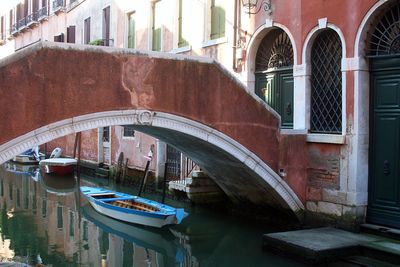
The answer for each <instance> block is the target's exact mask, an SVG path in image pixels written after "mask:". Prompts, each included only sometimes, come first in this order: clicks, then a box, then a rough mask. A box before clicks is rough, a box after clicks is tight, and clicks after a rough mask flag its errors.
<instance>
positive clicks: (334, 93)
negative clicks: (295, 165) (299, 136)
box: [310, 29, 342, 134]
mask: <svg viewBox="0 0 400 267" xmlns="http://www.w3.org/2000/svg"><path fill="white" fill-rule="evenodd" d="M341 60H342V45H341V42H340V39H339V36H338V34H337V33H336V32H335V31H333V30H330V29H328V30H324V31H322V32H321V33H320V34H318V36H317V37H316V39H315V41H314V44H313V46H312V50H311V118H310V120H311V129H310V130H311V132H313V133H324V134H341V133H342V72H341Z"/></svg>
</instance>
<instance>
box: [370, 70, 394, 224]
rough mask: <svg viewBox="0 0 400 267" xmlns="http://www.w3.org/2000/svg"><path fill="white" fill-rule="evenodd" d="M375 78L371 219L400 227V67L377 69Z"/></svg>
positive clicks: (374, 71)
mask: <svg viewBox="0 0 400 267" xmlns="http://www.w3.org/2000/svg"><path fill="white" fill-rule="evenodd" d="M380 66H381V67H382V65H380ZM371 77H372V78H371V81H372V82H371V85H372V88H371V98H372V101H371V103H372V106H371V124H370V135H371V136H370V156H369V157H370V164H369V165H370V166H369V175H370V177H369V196H368V201H369V203H368V212H367V220H368V221H369V222H371V223H376V224H382V225H387V226H391V227H400V177H399V175H400V171H399V167H400V157H399V154H400V153H399V151H400V140H399V139H400V69H398V70H393V69H390V70H382V69H375V70H373V72H372V76H371Z"/></svg>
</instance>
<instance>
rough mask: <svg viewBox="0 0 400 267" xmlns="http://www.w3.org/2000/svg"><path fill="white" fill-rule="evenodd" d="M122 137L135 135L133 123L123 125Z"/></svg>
mask: <svg viewBox="0 0 400 267" xmlns="http://www.w3.org/2000/svg"><path fill="white" fill-rule="evenodd" d="M123 127H124V137H135V130H134V129H133V125H124V126H123Z"/></svg>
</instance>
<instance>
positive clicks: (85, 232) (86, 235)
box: [82, 221, 89, 241]
mask: <svg viewBox="0 0 400 267" xmlns="http://www.w3.org/2000/svg"><path fill="white" fill-rule="evenodd" d="M82 228H83V234H82V238H83V240H85V241H88V240H89V223H88V222H87V221H83V227H82Z"/></svg>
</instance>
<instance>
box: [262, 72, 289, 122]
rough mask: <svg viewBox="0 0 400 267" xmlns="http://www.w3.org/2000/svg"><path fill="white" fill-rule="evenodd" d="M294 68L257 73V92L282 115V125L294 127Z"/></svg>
mask: <svg viewBox="0 0 400 267" xmlns="http://www.w3.org/2000/svg"><path fill="white" fill-rule="evenodd" d="M292 73H293V71H292V69H291V68H290V69H287V70H286V69H285V70H280V71H279V70H278V71H272V72H263V73H256V90H255V91H256V94H257V95H258V96H259V97H260V98H261V99H263V100H264V101H265V102H266V103H267V104H268V105H270V106H271V107H272V108H273V109H274V110H275V111H276V112H278V114H279V115H280V116H281V127H282V128H292V127H293V74H292Z"/></svg>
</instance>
